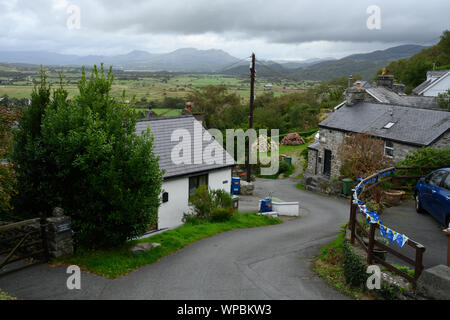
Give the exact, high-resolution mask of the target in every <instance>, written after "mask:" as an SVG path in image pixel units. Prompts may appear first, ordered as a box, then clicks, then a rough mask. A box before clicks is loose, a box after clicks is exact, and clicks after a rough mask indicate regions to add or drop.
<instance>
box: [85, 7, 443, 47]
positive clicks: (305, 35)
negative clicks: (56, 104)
mask: <svg viewBox="0 0 450 320" xmlns="http://www.w3.org/2000/svg"><path fill="white" fill-rule="evenodd" d="M374 2H376V4H377V5H378V6H379V7H380V8H381V18H382V29H381V30H374V31H371V30H368V29H367V27H366V20H367V18H368V16H369V15H368V14H367V13H366V9H367V7H368V6H370V5H373V4H375V3H374ZM132 3H133V4H130V3H128V2H120V1H108V2H105V3H104V5H103V6H99V5H98V4H94V6H95V7H96V8H98V9H99V10H98V11H94V10H90V9H89V8H90V7H91V6H92V3H91V4H89V3H84V2H83V3H81V4H80V5H81V7H82V8H83V6H84V5H85V8H86V10H85V11H86V12H87V16H86V21H87V23H88V24H89V25H90V26H93V27H95V28H96V29H100V30H103V31H106V32H114V31H117V30H124V29H130V28H132V29H133V30H135V31H136V32H139V33H144V34H145V33H173V34H185V35H190V34H202V33H206V32H211V33H218V34H221V33H230V32H231V33H239V34H241V35H242V36H243V37H245V38H255V37H258V38H263V39H265V40H267V41H268V42H276V43H302V42H308V41H314V40H325V41H352V42H367V41H384V42H401V41H416V42H421V41H427V40H430V39H431V38H435V37H436V36H437V35H439V34H440V33H441V32H442V30H443V29H445V28H446V27H449V23H448V12H450V2H449V1H446V0H441V1H433V0H432V1H426V2H424V1H416V0H408V1H406V0H402V1H399V0H397V1H373V0H372V1H367V0H358V1H332V0H322V1H317V0H315V1H309V0H308V1H288V0H278V1H262V0H258V1H233V0H228V1H210V0H209V1H206V0H198V1H159V0H158V1H135V2H132Z"/></svg>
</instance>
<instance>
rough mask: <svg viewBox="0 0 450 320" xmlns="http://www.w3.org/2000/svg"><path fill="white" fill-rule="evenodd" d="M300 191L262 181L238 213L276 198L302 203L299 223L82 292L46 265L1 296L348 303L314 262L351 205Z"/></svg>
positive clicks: (226, 236)
mask: <svg viewBox="0 0 450 320" xmlns="http://www.w3.org/2000/svg"><path fill="white" fill-rule="evenodd" d="M296 183H297V182H296V181H295V180H293V179H284V180H263V179H258V180H257V182H256V190H255V197H248V198H242V201H241V203H240V205H241V210H243V211H244V210H245V209H247V210H251V211H255V210H256V209H257V204H258V199H260V198H262V197H264V196H266V195H267V194H268V192H270V191H273V196H274V197H277V198H281V199H283V200H285V201H299V202H300V207H301V217H300V218H298V219H293V220H290V221H288V222H285V223H283V224H281V225H275V226H270V227H264V228H255V229H244V230H234V231H230V232H226V233H223V234H220V235H217V236H214V237H212V238H208V239H204V240H201V241H198V242H196V243H194V244H192V245H190V246H188V247H186V248H184V249H182V250H180V251H178V252H176V253H174V254H172V255H170V256H167V257H165V258H163V259H161V260H160V261H158V262H156V263H154V264H152V265H148V266H145V267H142V268H140V269H139V270H136V271H134V272H132V273H130V274H128V275H126V276H123V277H121V278H118V279H114V280H109V279H105V278H102V277H99V276H96V275H92V274H88V273H83V274H82V278H81V287H82V288H81V290H75V291H69V290H67V289H66V279H67V276H68V275H67V274H66V273H65V267H49V266H47V265H37V266H32V267H29V268H26V269H24V270H21V271H20V272H15V273H11V274H9V275H5V276H3V277H0V288H2V289H3V290H4V291H6V292H8V293H10V294H11V295H13V296H16V297H18V298H22V299H346V297H345V296H343V295H341V294H340V293H338V292H336V291H335V290H334V289H333V288H331V287H329V286H327V285H326V284H325V283H324V282H323V281H322V280H321V279H319V278H318V277H317V276H315V274H314V273H313V272H312V271H311V270H310V261H311V259H312V258H314V257H315V256H316V255H317V254H318V251H319V248H320V247H321V246H322V245H324V244H325V243H327V242H329V241H330V240H332V239H333V238H334V237H335V236H336V235H337V229H338V226H339V225H341V224H343V223H345V222H346V221H347V220H348V211H349V210H348V201H345V200H340V199H333V198H329V197H325V196H320V195H317V194H313V193H310V192H306V191H301V190H298V189H296V188H295V185H296Z"/></svg>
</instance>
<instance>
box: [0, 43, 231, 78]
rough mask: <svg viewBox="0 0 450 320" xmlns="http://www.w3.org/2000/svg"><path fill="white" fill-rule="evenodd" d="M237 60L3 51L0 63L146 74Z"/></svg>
mask: <svg viewBox="0 0 450 320" xmlns="http://www.w3.org/2000/svg"><path fill="white" fill-rule="evenodd" d="M237 61H239V59H237V58H235V57H233V56H231V55H229V54H228V53H226V52H225V51H222V50H215V49H211V50H197V49H192V48H185V49H178V50H175V51H173V52H169V53H164V54H152V53H149V52H146V51H137V50H135V51H131V52H130V53H128V54H123V55H115V56H100V55H98V56H97V55H90V56H77V55H65V54H58V53H52V52H42V51H3V52H0V63H26V64H35V65H40V64H42V65H47V66H81V65H86V66H92V65H94V64H99V63H100V62H104V63H105V64H106V65H113V66H114V67H116V68H123V69H138V70H149V71H185V72H213V71H216V70H219V69H221V68H223V67H225V66H226V65H229V64H230V63H234V62H237Z"/></svg>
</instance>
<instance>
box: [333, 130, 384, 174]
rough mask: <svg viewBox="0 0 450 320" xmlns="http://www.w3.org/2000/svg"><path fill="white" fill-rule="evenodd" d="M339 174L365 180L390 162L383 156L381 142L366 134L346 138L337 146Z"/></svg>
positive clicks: (382, 144) (356, 134)
mask: <svg viewBox="0 0 450 320" xmlns="http://www.w3.org/2000/svg"><path fill="white" fill-rule="evenodd" d="M338 157H339V159H340V160H341V170H340V171H341V174H342V175H344V176H348V177H352V178H365V177H367V176H369V175H371V174H373V173H375V172H376V171H378V170H380V169H382V168H384V167H385V166H386V165H387V164H388V163H389V162H390V161H389V158H387V157H386V156H385V155H384V143H383V140H381V139H377V138H374V137H372V136H371V135H370V134H368V133H355V134H351V135H350V136H347V137H345V138H344V140H343V141H342V143H341V145H340V146H339V151H338Z"/></svg>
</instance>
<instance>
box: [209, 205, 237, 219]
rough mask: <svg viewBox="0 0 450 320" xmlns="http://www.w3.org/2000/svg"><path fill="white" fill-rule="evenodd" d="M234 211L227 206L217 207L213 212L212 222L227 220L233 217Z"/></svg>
mask: <svg viewBox="0 0 450 320" xmlns="http://www.w3.org/2000/svg"><path fill="white" fill-rule="evenodd" d="M232 216H233V211H232V210H230V209H226V208H216V209H214V210H213V211H212V212H211V221H212V222H225V221H228V220H230V219H231V217H232Z"/></svg>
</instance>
